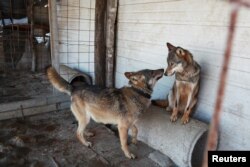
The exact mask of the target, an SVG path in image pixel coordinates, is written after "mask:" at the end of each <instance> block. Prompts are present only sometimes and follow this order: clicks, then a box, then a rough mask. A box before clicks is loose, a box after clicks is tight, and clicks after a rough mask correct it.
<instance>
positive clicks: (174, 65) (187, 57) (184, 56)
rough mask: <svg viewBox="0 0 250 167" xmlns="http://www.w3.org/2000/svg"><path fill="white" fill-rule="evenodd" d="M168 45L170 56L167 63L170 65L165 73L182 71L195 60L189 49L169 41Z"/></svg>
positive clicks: (169, 74)
mask: <svg viewBox="0 0 250 167" xmlns="http://www.w3.org/2000/svg"><path fill="white" fill-rule="evenodd" d="M167 47H168V51H169V52H168V57H167V63H168V67H167V69H166V71H165V73H164V75H166V76H171V75H173V74H175V73H176V72H179V73H182V72H183V70H184V68H185V67H186V66H187V65H188V64H190V63H192V62H193V56H192V54H191V53H190V52H189V51H188V50H185V49H183V48H181V47H179V46H178V47H175V46H174V45H172V44H170V43H167Z"/></svg>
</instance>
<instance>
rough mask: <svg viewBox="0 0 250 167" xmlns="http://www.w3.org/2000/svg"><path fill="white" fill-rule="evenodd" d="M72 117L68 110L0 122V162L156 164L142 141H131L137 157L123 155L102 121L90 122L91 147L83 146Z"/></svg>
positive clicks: (22, 163) (101, 164) (10, 163)
mask: <svg viewBox="0 0 250 167" xmlns="http://www.w3.org/2000/svg"><path fill="white" fill-rule="evenodd" d="M74 121H75V119H74V117H73V115H72V114H71V112H70V111H68V110H67V111H61V112H51V113H47V114H42V115H37V116H33V117H28V118H25V120H21V119H12V120H6V121H2V122H0V166H39V167H40V166H46V167H48V166H52V167H53V166H67V167H69V166H89V167H92V166H93V167H96V166H137V167H138V166H143V167H144V166H150V167H154V166H157V165H156V164H155V163H154V162H153V161H152V160H151V159H149V158H148V155H149V154H150V153H152V152H153V151H154V150H153V149H152V148H150V147H148V146H147V145H145V144H143V143H141V142H139V143H138V144H137V145H136V146H135V145H130V149H131V150H132V151H133V152H134V153H135V154H136V155H137V157H138V158H137V159H136V160H129V159H127V158H125V157H124V155H123V152H122V151H121V149H120V142H119V138H117V137H116V136H115V135H114V133H113V132H112V131H110V130H109V129H107V128H106V127H105V126H104V125H102V124H96V123H93V122H92V123H91V125H90V126H89V127H88V128H90V129H91V131H92V132H94V133H95V136H94V137H91V138H89V139H88V140H89V141H91V142H92V143H93V147H92V148H87V147H85V146H83V145H82V144H81V143H80V142H78V140H77V139H76V137H75V131H76V128H77V124H75V123H74Z"/></svg>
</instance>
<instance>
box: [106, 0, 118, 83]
mask: <svg viewBox="0 0 250 167" xmlns="http://www.w3.org/2000/svg"><path fill="white" fill-rule="evenodd" d="M117 3H118V2H117V0H107V27H106V86H107V87H114V67H115V66H114V63H115V62H114V60H115V39H116V38H115V37H116V24H115V23H116V15H117Z"/></svg>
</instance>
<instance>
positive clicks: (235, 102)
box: [116, 0, 250, 150]
mask: <svg viewBox="0 0 250 167" xmlns="http://www.w3.org/2000/svg"><path fill="white" fill-rule="evenodd" d="M230 10H231V5H230V4H229V3H228V2H227V1H222V0H185V1H184V0H120V1H119V13H118V40H117V66H116V67H117V69H116V86H117V87H122V86H124V85H126V84H127V80H126V79H125V77H124V72H125V71H134V70H140V69H145V68H149V69H157V68H163V67H164V68H165V67H166V65H167V64H166V57H167V48H166V45H165V44H166V42H171V43H172V44H174V45H177V46H182V47H184V48H186V49H188V50H190V51H191V52H192V53H193V55H194V59H195V60H197V62H198V63H199V64H200V65H201V67H202V78H201V80H202V85H201V89H200V95H199V102H198V107H197V111H196V113H195V117H196V118H198V119H200V120H203V121H206V122H209V121H210V119H211V116H212V113H213V111H214V104H215V99H216V93H217V87H218V82H219V75H220V71H221V65H222V61H223V54H224V49H225V44H226V38H227V32H228V25H229V17H230ZM249 21H250V10H249V9H248V10H247V9H246V8H242V9H241V11H240V15H239V20H238V24H237V31H236V38H235V41H234V47H233V57H232V61H231V64H230V70H229V78H228V82H227V87H226V97H225V102H224V105H223V111H224V112H223V115H222V122H221V135H220V144H219V148H220V149H242V150H247V149H248V150H249V149H250V142H249V138H250V128H249V127H250V112H249V109H250V84H249V83H250V56H249V55H250V49H249V44H250V22H249ZM173 81H174V77H164V78H163V79H161V80H160V81H159V83H158V84H157V85H156V89H155V92H154V95H153V98H165V97H166V94H167V93H168V91H169V89H170V88H171V87H172V84H173Z"/></svg>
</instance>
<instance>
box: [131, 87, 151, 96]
mask: <svg viewBox="0 0 250 167" xmlns="http://www.w3.org/2000/svg"><path fill="white" fill-rule="evenodd" d="M132 89H133V90H134V91H135V92H137V93H139V94H140V95H142V96H143V97H146V98H148V99H150V98H151V94H152V91H151V90H149V89H147V88H141V87H139V86H135V85H132Z"/></svg>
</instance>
